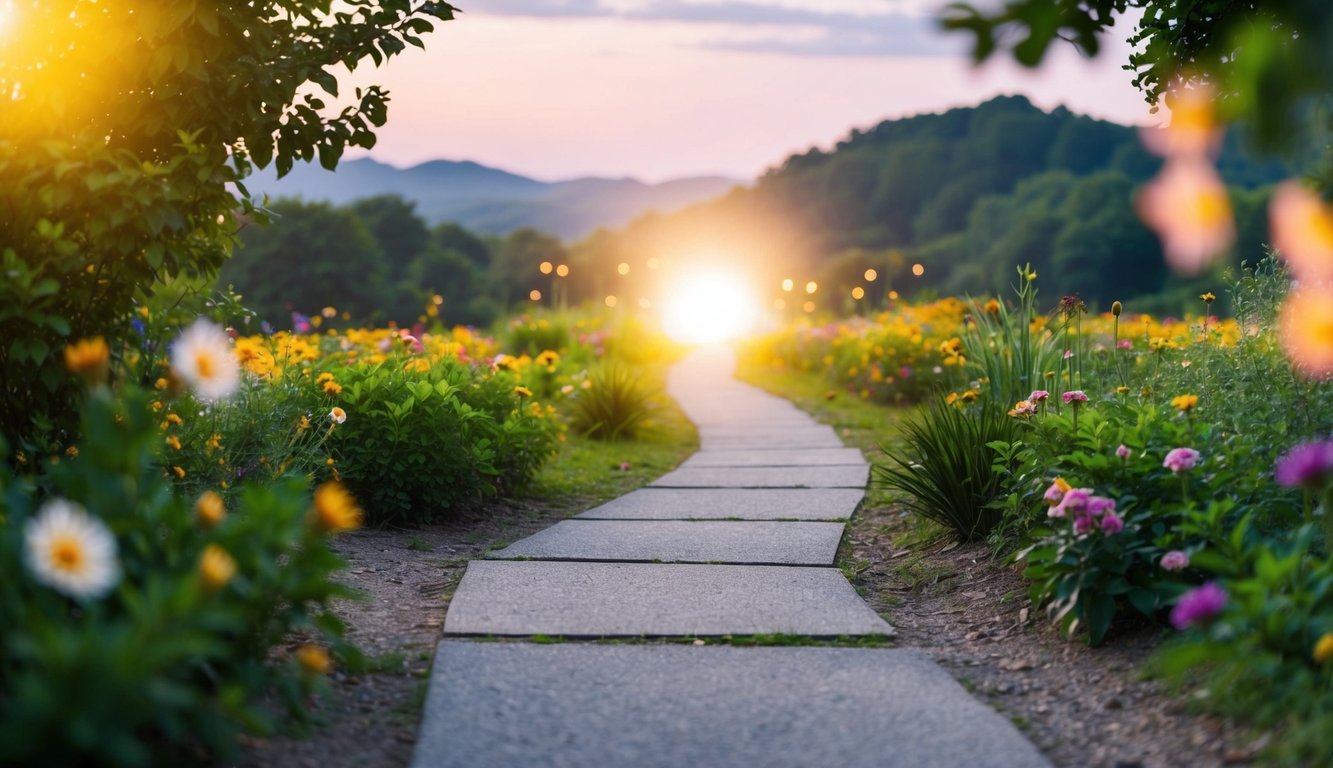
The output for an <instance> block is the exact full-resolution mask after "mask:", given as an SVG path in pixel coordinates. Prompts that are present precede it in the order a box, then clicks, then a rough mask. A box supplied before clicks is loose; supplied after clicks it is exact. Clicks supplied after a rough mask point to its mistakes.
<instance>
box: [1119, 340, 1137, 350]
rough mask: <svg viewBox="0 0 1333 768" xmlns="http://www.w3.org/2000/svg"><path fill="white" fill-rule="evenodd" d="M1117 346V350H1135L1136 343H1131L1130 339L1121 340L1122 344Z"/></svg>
mask: <svg viewBox="0 0 1333 768" xmlns="http://www.w3.org/2000/svg"><path fill="white" fill-rule="evenodd" d="M1115 346H1116V349H1133V348H1134V342H1132V341H1130V340H1129V339H1121V340H1120V342H1119V343H1118V344H1116V345H1115Z"/></svg>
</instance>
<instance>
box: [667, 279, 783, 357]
mask: <svg viewBox="0 0 1333 768" xmlns="http://www.w3.org/2000/svg"><path fill="white" fill-rule="evenodd" d="M758 319H759V307H758V304H757V303H756V301H755V298H754V290H753V288H752V287H751V286H750V283H749V282H748V281H746V280H745V279H744V278H742V277H741V276H740V275H737V274H735V273H732V272H722V271H707V272H693V273H690V274H687V275H683V276H682V277H681V278H680V279H678V280H677V281H676V282H675V283H674V284H673V285H672V286H671V288H670V290H669V291H668V292H667V293H666V299H665V303H664V306H663V308H662V325H663V327H665V329H666V332H667V334H669V335H670V336H671V338H673V339H675V340H676V341H680V342H684V343H687V344H708V343H713V342H719V341H727V340H728V339H733V338H735V337H737V336H740V335H741V334H743V333H746V332H747V331H749V330H750V328H751V327H752V326H753V325H754V324H755V322H756V321H757V320H758Z"/></svg>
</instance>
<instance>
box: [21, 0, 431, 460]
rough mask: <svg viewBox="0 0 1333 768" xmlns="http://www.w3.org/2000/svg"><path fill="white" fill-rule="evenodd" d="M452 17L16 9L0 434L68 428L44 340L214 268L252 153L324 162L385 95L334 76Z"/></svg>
mask: <svg viewBox="0 0 1333 768" xmlns="http://www.w3.org/2000/svg"><path fill="white" fill-rule="evenodd" d="M453 12H454V9H453V8H452V7H451V6H449V5H448V4H446V3H439V2H420V1H419V0H383V1H382V2H372V0H339V2H337V3H335V2H333V0H314V1H304V0H256V1H255V2H249V3H244V4H232V3H216V2H211V1H204V2H195V0H170V1H168V0H163V1H162V2H154V3H140V2H129V1H128V0H105V1H104V2H98V3H93V2H81V1H80V0H52V2H44V3H26V4H22V5H20V6H17V7H16V9H15V11H14V13H15V17H14V18H13V19H11V26H12V27H13V31H12V32H11V33H10V37H9V38H7V39H6V40H5V41H4V44H3V45H0V110H3V114H4V119H3V121H0V258H2V259H3V268H4V270H5V274H6V278H5V279H4V280H3V281H0V376H2V377H3V378H2V379H0V434H3V435H4V436H6V437H8V438H9V439H10V440H11V441H13V440H20V441H22V440H28V439H31V438H33V437H34V436H35V435H36V434H37V432H39V431H48V430H39V429H38V425H37V423H36V422H35V421H34V419H39V418H42V417H48V416H49V417H53V418H56V419H57V421H58V422H59V421H61V420H62V419H63V422H64V424H63V426H70V423H69V418H68V416H67V414H70V413H72V412H73V409H72V408H70V407H69V403H70V401H71V400H70V399H71V397H72V393H71V392H70V391H69V390H68V387H67V385H66V384H65V383H64V382H65V381H66V377H65V376H64V375H63V371H62V370H61V368H60V357H59V354H58V353H59V350H60V348H61V347H62V346H63V344H64V343H65V341H66V340H67V339H70V338H79V337H86V336H95V335H103V336H107V337H109V338H111V339H113V340H115V339H119V338H123V337H124V333H125V329H126V328H128V323H129V319H130V317H131V310H132V308H133V307H132V304H133V302H134V300H135V298H136V295H137V296H142V294H143V293H144V292H145V291H148V290H151V288H152V286H153V285H154V284H157V283H160V282H161V281H164V280H168V279H171V278H172V277H174V276H177V275H182V274H184V275H199V274H203V275H207V274H211V273H212V272H213V271H215V270H216V269H217V268H218V266H219V265H220V264H221V263H222V262H223V260H224V258H225V257H226V254H227V252H228V249H229V246H230V243H231V241H232V236H233V233H234V231H235V229H236V221H235V220H234V218H233V212H236V211H240V212H241V214H242V215H243V216H246V217H250V216H253V215H255V211H254V205H253V203H252V201H250V200H249V199H248V195H247V193H246V190H245V188H244V186H243V180H244V178H245V177H246V175H247V174H248V173H249V172H250V171H251V169H252V168H253V167H255V166H259V167H264V166H267V165H268V164H270V163H272V164H274V165H275V166H276V167H277V169H278V172H279V173H285V172H287V171H288V170H290V169H291V167H292V165H293V164H294V163H295V162H296V161H298V160H304V161H309V160H312V159H314V158H316V157H318V159H319V161H320V162H321V163H322V164H323V165H324V166H326V167H330V168H331V167H333V166H334V165H336V164H337V162H338V159H339V157H340V156H341V155H342V152H343V150H344V149H345V148H346V147H348V146H356V147H362V148H369V147H372V146H374V143H375V129H376V128H378V127H379V126H382V125H383V124H384V122H385V119H386V116H387V105H388V94H387V93H386V92H385V91H384V90H382V89H381V88H379V87H377V86H370V87H367V88H358V89H356V90H355V91H354V92H353V93H351V94H350V95H349V94H341V93H340V92H339V85H338V78H337V74H338V72H339V71H341V70H342V69H344V68H345V69H348V70H351V69H355V68H356V67H358V66H361V65H363V64H365V63H366V62H367V61H369V62H372V63H374V64H376V65H378V64H380V63H382V62H383V61H384V60H385V59H386V58H388V57H391V56H394V55H396V54H398V53H400V52H402V51H403V50H405V48H406V47H407V46H408V45H413V46H418V47H420V46H421V45H422V39H421V36H422V35H423V34H425V33H427V32H429V31H431V29H432V28H433V22H434V21H438V20H446V19H449V18H451V17H452V15H453ZM337 99H342V104H341V105H340V104H339V103H338V102H337V101H335V100H337ZM232 185H234V186H232ZM61 414H66V416H64V417H62V416H61ZM61 426H62V424H60V423H57V424H56V425H55V431H57V432H58V431H60V428H61Z"/></svg>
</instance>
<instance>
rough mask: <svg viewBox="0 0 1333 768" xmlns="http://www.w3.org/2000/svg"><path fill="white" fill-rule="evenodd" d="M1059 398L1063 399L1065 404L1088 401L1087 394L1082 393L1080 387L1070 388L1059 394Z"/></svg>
mask: <svg viewBox="0 0 1333 768" xmlns="http://www.w3.org/2000/svg"><path fill="white" fill-rule="evenodd" d="M1060 398H1061V399H1062V400H1064V401H1065V403H1066V404H1069V403H1086V402H1088V396H1087V395H1086V394H1084V393H1083V390H1081V389H1071V390H1069V391H1068V392H1066V393H1064V394H1063V395H1061V396H1060ZM1076 407H1077V406H1076Z"/></svg>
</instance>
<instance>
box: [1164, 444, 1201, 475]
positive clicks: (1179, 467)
mask: <svg viewBox="0 0 1333 768" xmlns="http://www.w3.org/2000/svg"><path fill="white" fill-rule="evenodd" d="M1198 464H1199V452H1198V451H1196V450H1194V449H1193V448H1172V449H1171V451H1170V452H1169V453H1167V454H1166V459H1165V460H1164V461H1163V462H1162V466H1164V467H1166V468H1167V469H1169V470H1171V471H1172V472H1175V473H1176V474H1177V475H1178V474H1180V473H1181V472H1187V471H1189V470H1191V469H1194V468H1195V467H1196V466H1198Z"/></svg>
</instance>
